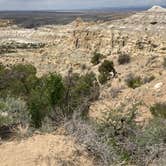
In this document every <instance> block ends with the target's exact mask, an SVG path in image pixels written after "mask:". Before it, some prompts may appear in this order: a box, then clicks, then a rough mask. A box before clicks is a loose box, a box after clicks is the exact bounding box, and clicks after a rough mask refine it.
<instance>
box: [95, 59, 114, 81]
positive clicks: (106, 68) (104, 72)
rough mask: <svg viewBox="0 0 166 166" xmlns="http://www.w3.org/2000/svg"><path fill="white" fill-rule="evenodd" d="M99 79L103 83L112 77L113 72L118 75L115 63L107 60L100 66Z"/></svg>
mask: <svg viewBox="0 0 166 166" xmlns="http://www.w3.org/2000/svg"><path fill="white" fill-rule="evenodd" d="M98 70H99V72H100V75H99V81H100V83H101V84H104V83H106V82H107V81H108V80H109V79H110V75H111V72H112V73H113V74H114V76H115V75H116V70H115V68H114V64H113V62H112V61H108V60H105V61H104V62H103V63H102V64H101V65H100V66H99V69H98Z"/></svg>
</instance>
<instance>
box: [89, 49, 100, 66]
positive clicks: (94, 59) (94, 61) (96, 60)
mask: <svg viewBox="0 0 166 166" xmlns="http://www.w3.org/2000/svg"><path fill="white" fill-rule="evenodd" d="M102 58H103V54H100V53H97V52H95V53H94V55H93V57H92V59H91V63H92V64H93V65H98V64H99V63H100V62H101V60H102Z"/></svg>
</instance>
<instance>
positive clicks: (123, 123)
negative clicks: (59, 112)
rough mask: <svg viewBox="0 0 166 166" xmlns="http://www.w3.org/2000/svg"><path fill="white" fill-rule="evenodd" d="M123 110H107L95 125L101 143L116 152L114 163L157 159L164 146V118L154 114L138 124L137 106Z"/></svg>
mask: <svg viewBox="0 0 166 166" xmlns="http://www.w3.org/2000/svg"><path fill="white" fill-rule="evenodd" d="M123 110H124V109H123V108H120V109H117V110H111V111H110V112H109V113H108V114H107V115H106V116H104V118H103V119H102V120H101V121H100V122H99V124H98V125H97V127H98V128H97V129H98V134H99V135H100V138H101V139H102V142H103V143H106V144H107V147H108V148H109V149H110V151H111V153H113V154H114V155H116V157H115V160H114V162H115V163H116V164H117V163H124V165H140V166H142V165H146V164H147V161H151V162H153V160H155V159H156V160H157V159H159V158H160V157H161V156H162V153H163V152H164V149H165V148H166V132H165V130H166V120H165V119H163V118H159V117H158V118H155V119H152V120H150V121H149V123H147V124H146V125H144V126H143V127H142V126H141V125H140V124H138V123H136V121H135V120H136V113H137V111H138V107H137V105H134V106H133V108H131V109H130V110H128V111H127V113H125V112H124V111H123ZM154 154H155V155H154ZM110 158H111V156H110ZM152 158H153V160H151V159H152ZM140 163H141V164H140ZM112 165H114V164H112Z"/></svg>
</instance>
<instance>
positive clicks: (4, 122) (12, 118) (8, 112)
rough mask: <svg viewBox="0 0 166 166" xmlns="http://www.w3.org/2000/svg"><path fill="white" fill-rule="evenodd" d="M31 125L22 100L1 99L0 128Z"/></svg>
mask: <svg viewBox="0 0 166 166" xmlns="http://www.w3.org/2000/svg"><path fill="white" fill-rule="evenodd" d="M26 123H29V116H28V111H27V108H26V103H25V101H23V100H21V99H20V98H17V99H16V98H13V97H6V98H4V99H3V98H0V126H10V125H15V124H26Z"/></svg>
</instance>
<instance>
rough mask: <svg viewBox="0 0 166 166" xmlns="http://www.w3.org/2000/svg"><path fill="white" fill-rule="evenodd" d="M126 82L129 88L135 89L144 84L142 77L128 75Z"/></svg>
mask: <svg viewBox="0 0 166 166" xmlns="http://www.w3.org/2000/svg"><path fill="white" fill-rule="evenodd" d="M125 81H126V83H127V85H128V87H130V88H133V89H135V88H138V87H140V86H141V85H142V84H143V81H142V79H141V77H139V76H134V75H133V74H130V75H128V76H127V78H126V80H125Z"/></svg>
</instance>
